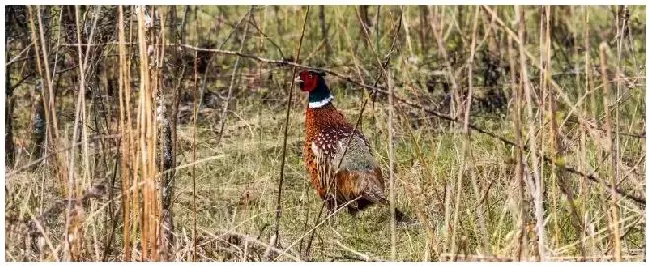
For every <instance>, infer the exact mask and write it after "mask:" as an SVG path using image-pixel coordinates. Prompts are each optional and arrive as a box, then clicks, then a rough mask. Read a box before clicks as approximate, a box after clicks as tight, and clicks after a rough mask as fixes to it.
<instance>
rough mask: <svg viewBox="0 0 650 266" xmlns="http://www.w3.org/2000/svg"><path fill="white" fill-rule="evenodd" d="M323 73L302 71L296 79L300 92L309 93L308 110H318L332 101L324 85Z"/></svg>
mask: <svg viewBox="0 0 650 266" xmlns="http://www.w3.org/2000/svg"><path fill="white" fill-rule="evenodd" d="M324 76H325V73H318V72H315V71H312V70H303V71H302V72H300V74H299V75H298V78H296V82H297V83H298V84H299V86H300V90H301V91H306V92H309V108H320V107H322V106H324V105H326V104H327V103H329V102H330V101H331V100H332V98H333V97H332V94H330V90H329V88H328V87H327V84H325V78H324Z"/></svg>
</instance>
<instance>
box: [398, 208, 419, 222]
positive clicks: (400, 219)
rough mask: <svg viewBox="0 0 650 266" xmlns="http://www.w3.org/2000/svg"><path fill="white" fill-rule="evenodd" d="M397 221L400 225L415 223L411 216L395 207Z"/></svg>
mask: <svg viewBox="0 0 650 266" xmlns="http://www.w3.org/2000/svg"><path fill="white" fill-rule="evenodd" d="M395 222H396V223H397V224H399V225H411V224H414V223H415V221H414V220H413V219H411V217H409V216H407V215H406V214H404V213H403V212H402V211H400V210H398V209H397V208H395Z"/></svg>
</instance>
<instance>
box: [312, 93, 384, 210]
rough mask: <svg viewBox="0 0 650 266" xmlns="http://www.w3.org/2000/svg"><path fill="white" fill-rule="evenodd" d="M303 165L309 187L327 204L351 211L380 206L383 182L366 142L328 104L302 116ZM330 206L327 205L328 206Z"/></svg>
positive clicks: (378, 167) (361, 135) (382, 199)
mask: <svg viewBox="0 0 650 266" xmlns="http://www.w3.org/2000/svg"><path fill="white" fill-rule="evenodd" d="M305 127H306V133H307V135H306V139H305V146H304V154H305V162H306V164H307V167H308V169H309V174H310V178H311V182H312V185H313V186H314V188H315V189H316V190H317V192H318V195H319V196H320V197H321V198H322V199H323V200H328V197H329V198H330V199H329V200H330V202H328V203H329V204H330V205H331V204H334V205H338V206H342V205H344V204H346V203H348V201H352V202H350V203H349V204H348V205H347V206H348V209H349V210H350V211H351V212H355V211H357V210H362V209H364V208H365V207H367V206H369V205H370V204H372V203H384V201H386V197H385V196H384V192H383V191H384V181H383V178H382V174H381V168H380V166H379V164H377V162H376V161H375V159H374V157H373V155H372V151H371V150H370V145H369V143H368V140H367V139H366V138H365V137H364V136H363V134H362V133H361V132H359V131H358V130H355V129H354V127H353V126H352V125H351V124H350V123H349V122H348V121H347V120H346V119H345V117H344V116H343V114H341V113H340V112H339V111H338V110H336V108H334V106H333V105H332V104H331V103H328V104H327V105H325V106H323V107H321V108H308V109H307V112H306V117H305ZM330 207H331V206H330Z"/></svg>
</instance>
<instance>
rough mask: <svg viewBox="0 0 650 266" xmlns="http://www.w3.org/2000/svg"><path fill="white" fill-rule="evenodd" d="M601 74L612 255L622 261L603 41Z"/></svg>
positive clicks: (602, 44)
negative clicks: (607, 158) (607, 160)
mask: <svg viewBox="0 0 650 266" xmlns="http://www.w3.org/2000/svg"><path fill="white" fill-rule="evenodd" d="M599 50H600V72H601V73H600V76H601V77H602V82H603V110H604V111H605V117H604V118H605V130H606V135H607V142H606V147H605V148H606V149H607V151H608V153H609V158H610V165H609V167H604V169H603V171H604V172H605V174H606V175H609V176H610V184H611V190H610V192H611V201H610V206H609V207H610V210H609V211H610V213H609V215H607V217H608V221H609V228H610V238H611V241H612V243H613V245H614V246H613V249H612V252H613V254H612V256H613V257H614V260H615V261H617V262H618V261H621V235H620V230H619V226H618V221H619V218H618V206H617V204H618V200H617V195H616V189H615V186H616V184H617V181H618V180H617V178H616V177H617V176H616V173H615V171H616V157H617V155H616V150H615V149H614V145H613V143H612V119H611V115H610V111H609V101H610V99H609V98H610V86H609V80H608V78H607V44H606V43H601V44H600V47H599Z"/></svg>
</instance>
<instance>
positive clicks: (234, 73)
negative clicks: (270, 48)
mask: <svg viewBox="0 0 650 266" xmlns="http://www.w3.org/2000/svg"><path fill="white" fill-rule="evenodd" d="M254 7H255V6H251V8H250V9H249V10H248V12H247V13H246V14H247V15H245V16H244V17H242V20H241V21H240V22H243V20H244V18H247V19H248V20H250V17H251V15H252V14H253V8H254ZM248 25H250V23H246V25H244V33H243V35H242V38H241V42H240V43H239V52H240V53H241V52H242V51H243V50H244V44H245V43H246V37H247V34H248ZM233 32H234V29H233ZM225 43H226V42H225V41H224V42H223V44H225ZM223 44H222V45H223ZM239 59H240V57H237V58H235V65H234V66H233V70H232V74H231V77H230V85H229V86H228V95H227V96H226V100H225V101H224V105H223V109H222V110H221V115H220V116H219V118H220V120H221V121H220V122H219V135H218V137H217V144H218V143H219V142H221V137H223V129H224V126H225V125H226V121H227V120H228V106H229V103H230V100H231V98H232V91H233V87H234V86H235V81H236V78H237V68H238V67H239ZM206 75H207V70H206ZM204 79H205V76H204ZM203 82H206V81H205V80H204V81H203Z"/></svg>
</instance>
